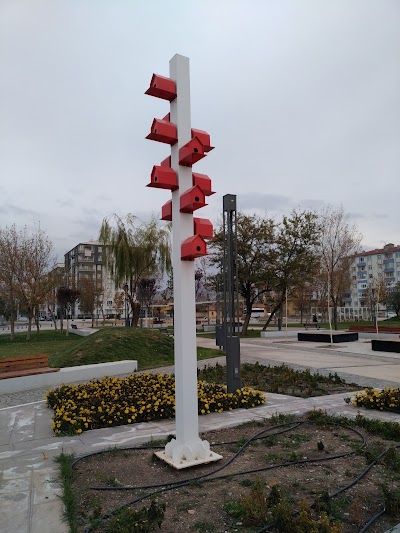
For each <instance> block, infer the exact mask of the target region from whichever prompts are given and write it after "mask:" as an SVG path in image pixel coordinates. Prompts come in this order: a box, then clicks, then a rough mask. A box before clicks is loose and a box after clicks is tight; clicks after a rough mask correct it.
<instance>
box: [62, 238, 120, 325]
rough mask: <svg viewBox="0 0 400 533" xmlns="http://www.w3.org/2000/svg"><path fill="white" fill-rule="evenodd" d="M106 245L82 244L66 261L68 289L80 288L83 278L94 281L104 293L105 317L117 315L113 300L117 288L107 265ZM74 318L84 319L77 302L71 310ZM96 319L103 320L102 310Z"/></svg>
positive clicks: (95, 242)
mask: <svg viewBox="0 0 400 533" xmlns="http://www.w3.org/2000/svg"><path fill="white" fill-rule="evenodd" d="M105 248H106V247H105V245H103V244H99V242H98V241H87V242H80V243H79V244H77V245H76V246H75V247H74V248H72V250H70V251H69V252H67V253H66V254H65V256H64V259H65V283H66V285H67V286H68V287H76V288H77V287H79V281H80V280H82V279H83V278H86V279H90V280H92V281H93V282H94V283H95V284H96V287H98V288H101V289H102V291H103V312H104V315H105V316H109V315H113V314H115V312H116V311H115V309H114V308H113V298H114V294H115V291H116V290H118V287H117V288H116V287H115V284H114V282H113V280H112V279H111V276H110V273H109V271H108V269H107V267H106V264H105ZM71 314H72V318H84V314H83V313H82V312H81V310H80V308H79V302H77V303H76V304H75V306H74V308H73V309H72V310H71ZM95 317H96V318H101V317H102V313H101V309H100V308H98V309H95Z"/></svg>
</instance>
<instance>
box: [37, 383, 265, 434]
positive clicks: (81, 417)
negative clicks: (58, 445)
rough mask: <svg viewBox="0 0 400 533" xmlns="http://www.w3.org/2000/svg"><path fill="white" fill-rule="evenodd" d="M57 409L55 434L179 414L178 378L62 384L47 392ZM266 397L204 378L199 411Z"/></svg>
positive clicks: (232, 406) (261, 400)
mask: <svg viewBox="0 0 400 533" xmlns="http://www.w3.org/2000/svg"><path fill="white" fill-rule="evenodd" d="M46 401H47V405H48V406H49V407H50V408H51V409H53V411H54V416H53V423H52V428H53V430H54V433H56V434H57V435H59V434H72V435H76V434H80V433H82V432H83V431H86V430H89V429H98V428H104V427H113V426H120V425H123V424H133V423H135V422H148V421H150V420H160V419H165V418H174V416H175V377H174V376H173V375H169V374H149V373H144V374H133V375H131V376H128V377H126V378H116V377H105V378H103V379H101V380H94V381H89V382H88V383H85V384H80V385H62V386H60V387H58V388H56V389H54V390H52V391H48V393H47V395H46ZM264 401H265V397H264V394H263V393H262V392H261V391H257V390H253V389H251V388H249V387H243V388H242V389H238V390H237V391H236V392H235V393H228V392H227V390H226V386H225V385H217V384H215V383H211V384H210V383H206V382H205V381H199V382H198V412H199V414H202V415H203V414H209V413H221V412H222V411H228V410H232V409H237V408H240V407H241V408H249V407H256V406H257V405H261V404H263V403H264Z"/></svg>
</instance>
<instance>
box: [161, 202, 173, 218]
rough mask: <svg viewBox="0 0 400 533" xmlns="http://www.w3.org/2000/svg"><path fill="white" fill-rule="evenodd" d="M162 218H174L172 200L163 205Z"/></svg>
mask: <svg viewBox="0 0 400 533" xmlns="http://www.w3.org/2000/svg"><path fill="white" fill-rule="evenodd" d="M161 220H172V200H168V202H167V203H166V204H164V205H163V206H162V207H161Z"/></svg>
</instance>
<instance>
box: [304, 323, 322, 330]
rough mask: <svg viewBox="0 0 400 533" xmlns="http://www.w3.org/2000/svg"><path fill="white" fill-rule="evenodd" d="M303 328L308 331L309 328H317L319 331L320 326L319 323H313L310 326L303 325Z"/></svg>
mask: <svg viewBox="0 0 400 533" xmlns="http://www.w3.org/2000/svg"><path fill="white" fill-rule="evenodd" d="M303 326H304V327H305V328H306V329H308V328H317V329H319V324H318V322H311V323H310V324H308V323H307V322H306V323H305V324H303Z"/></svg>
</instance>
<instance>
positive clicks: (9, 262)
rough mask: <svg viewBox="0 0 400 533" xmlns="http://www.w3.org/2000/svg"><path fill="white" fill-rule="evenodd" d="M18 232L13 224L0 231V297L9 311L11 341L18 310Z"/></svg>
mask: <svg viewBox="0 0 400 533" xmlns="http://www.w3.org/2000/svg"><path fill="white" fill-rule="evenodd" d="M17 269H18V232H17V228H16V226H15V224H13V225H12V226H11V227H6V228H5V229H0V283H1V284H2V297H3V299H4V302H5V303H6V305H7V307H8V309H9V316H10V331H11V340H14V327H15V326H14V325H15V319H16V317H17V309H18V285H19V283H18V275H17Z"/></svg>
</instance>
